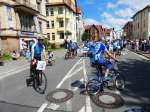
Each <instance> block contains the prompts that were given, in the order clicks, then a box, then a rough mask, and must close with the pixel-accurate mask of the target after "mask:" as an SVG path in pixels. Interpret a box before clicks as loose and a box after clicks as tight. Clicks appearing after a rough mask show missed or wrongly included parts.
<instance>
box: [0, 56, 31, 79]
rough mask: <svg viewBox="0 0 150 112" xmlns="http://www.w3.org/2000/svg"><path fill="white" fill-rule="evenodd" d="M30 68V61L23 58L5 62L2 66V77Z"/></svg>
mask: <svg viewBox="0 0 150 112" xmlns="http://www.w3.org/2000/svg"><path fill="white" fill-rule="evenodd" d="M28 68H29V62H28V61H27V60H25V59H23V58H21V59H18V60H16V61H9V62H5V64H4V66H0V78H2V77H3V76H4V75H5V76H7V75H10V74H15V73H18V72H21V71H23V70H26V69H28Z"/></svg>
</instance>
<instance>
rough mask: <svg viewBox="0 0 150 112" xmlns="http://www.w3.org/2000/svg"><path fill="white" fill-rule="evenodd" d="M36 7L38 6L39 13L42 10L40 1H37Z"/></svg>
mask: <svg viewBox="0 0 150 112" xmlns="http://www.w3.org/2000/svg"><path fill="white" fill-rule="evenodd" d="M37 8H38V11H40V13H41V11H42V10H41V3H39V2H38V3H37Z"/></svg>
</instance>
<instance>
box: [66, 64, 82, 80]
mask: <svg viewBox="0 0 150 112" xmlns="http://www.w3.org/2000/svg"><path fill="white" fill-rule="evenodd" d="M82 69H83V67H80V68H78V69H77V70H76V71H74V72H73V73H72V74H70V75H69V77H68V78H70V77H72V76H74V75H75V74H77V73H78V72H80V71H81V70H82Z"/></svg>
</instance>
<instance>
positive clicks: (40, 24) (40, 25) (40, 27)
mask: <svg viewBox="0 0 150 112" xmlns="http://www.w3.org/2000/svg"><path fill="white" fill-rule="evenodd" d="M39 29H40V33H42V22H41V21H39Z"/></svg>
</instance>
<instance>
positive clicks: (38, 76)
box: [26, 60, 47, 94]
mask: <svg viewBox="0 0 150 112" xmlns="http://www.w3.org/2000/svg"><path fill="white" fill-rule="evenodd" d="M45 67H46V62H45V61H36V60H34V61H32V62H31V68H30V76H29V78H27V79H26V84H27V87H29V86H32V87H33V89H34V90H35V91H37V92H39V93H40V94H44V93H45V91H46V89H47V78H46V75H45V73H44V72H43V71H44V70H45Z"/></svg>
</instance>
